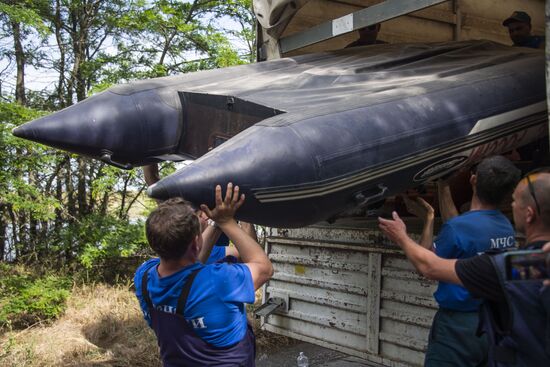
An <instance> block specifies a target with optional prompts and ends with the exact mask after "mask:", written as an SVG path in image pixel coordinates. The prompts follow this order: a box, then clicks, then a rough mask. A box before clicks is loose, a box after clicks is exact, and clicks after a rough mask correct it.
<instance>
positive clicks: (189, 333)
mask: <svg viewBox="0 0 550 367" xmlns="http://www.w3.org/2000/svg"><path fill="white" fill-rule="evenodd" d="M215 197H216V206H215V208H214V209H209V208H208V207H206V206H204V205H202V206H201V209H202V210H203V212H204V213H206V215H207V216H208V217H209V218H210V219H212V220H214V221H215V222H216V223H217V225H218V226H219V227H220V229H221V230H222V231H223V232H224V233H226V234H227V235H228V237H229V238H230V239H231V240H232V242H233V243H234V244H235V247H236V248H237V250H238V252H239V255H240V257H241V259H242V261H243V263H215V264H209V265H205V264H203V262H201V261H200V260H199V259H200V258H201V257H202V258H205V257H207V255H208V254H205V253H204V251H203V237H202V235H201V228H200V227H201V224H200V219H199V215H198V214H197V211H196V209H195V208H193V207H192V206H191V205H190V203H189V202H187V201H185V200H183V199H181V198H174V199H169V200H167V201H165V202H162V203H159V205H158V207H157V208H156V209H155V210H154V211H153V212H152V213H151V214H150V215H149V218H148V219H147V222H146V234H147V240H148V242H149V245H150V246H151V248H152V249H153V250H154V251H155V252H156V253H157V254H158V255H159V258H156V259H152V260H149V261H147V262H145V263H144V264H143V265H141V266H140V267H139V268H138V270H137V271H136V275H135V278H134V283H135V285H136V296H137V298H138V300H139V303H140V306H141V308H142V311H143V314H144V317H145V320H146V321H147V322H148V324H149V326H151V327H152V328H153V330H154V331H155V334H156V336H157V339H158V343H159V347H160V354H161V358H162V361H163V364H164V366H166V367H171V366H209V365H216V366H254V358H255V341H254V334H253V332H252V329H251V327H250V326H249V325H248V323H247V317H246V308H245V303H253V302H254V298H255V290H256V289H258V288H259V287H261V286H262V285H263V284H264V283H265V282H266V281H267V280H268V279H269V278H270V277H271V275H272V274H273V268H272V265H271V262H270V261H269V259H268V258H267V256H266V254H265V252H264V251H263V249H262V248H261V247H260V245H259V244H258V243H257V242H256V241H255V240H254V239H253V238H252V237H251V236H249V235H248V234H246V233H245V231H244V230H243V229H242V228H241V227H240V226H239V225H238V224H237V222H236V221H235V220H234V218H233V217H234V214H235V212H236V210H237V209H238V208H239V207H240V206H241V205H242V204H243V202H244V195H239V188H238V186H235V187H233V185H232V184H228V185H227V190H226V194H225V198H222V190H221V187H220V186H217V187H216V192H215Z"/></svg>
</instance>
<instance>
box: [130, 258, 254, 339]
mask: <svg viewBox="0 0 550 367" xmlns="http://www.w3.org/2000/svg"><path fill="white" fill-rule="evenodd" d="M159 263H160V260H159V259H158V258H157V259H151V260H148V261H146V262H145V263H143V264H142V265H141V266H140V267H139V268H138V269H137V271H136V275H135V277H134V284H135V285H136V296H137V298H138V300H139V304H140V306H141V310H142V312H143V315H144V318H145V320H146V321H147V323H148V324H149V326H151V318H150V315H149V313H148V312H147V304H146V303H145V300H144V299H143V297H142V294H141V286H140V285H141V279H142V277H143V272H144V271H148V272H149V279H148V283H147V290H148V292H149V297H150V298H151V302H152V303H153V306H154V307H155V308H156V309H157V310H160V311H163V312H168V313H175V312H176V307H177V303H178V298H179V296H180V295H181V291H182V288H183V285H184V283H185V281H186V280H187V278H188V277H189V275H190V274H191V273H192V272H193V271H194V270H195V269H200V268H202V270H201V271H200V272H199V273H198V274H197V277H196V278H195V280H194V282H193V285H192V286H191V290H190V291H189V297H188V298H187V306H186V308H185V319H186V320H187V322H189V325H191V326H192V327H193V329H194V331H195V332H196V333H197V335H198V336H199V337H200V338H201V339H203V340H204V341H206V342H208V343H210V344H212V345H214V346H216V347H228V346H231V345H234V344H236V343H238V342H239V341H241V340H242V339H243V338H244V336H245V334H246V330H247V319H246V309H245V303H254V296H255V294H254V293H255V292H254V283H253V281H252V275H251V274H250V270H249V269H248V267H247V266H246V265H244V264H226V263H223V264H212V265H203V264H201V263H195V264H193V265H189V266H186V267H185V268H183V269H181V270H180V271H178V272H177V273H174V274H172V275H169V276H167V277H163V278H160V277H159V275H158V272H157V266H158V264H159Z"/></svg>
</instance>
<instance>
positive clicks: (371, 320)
mask: <svg viewBox="0 0 550 367" xmlns="http://www.w3.org/2000/svg"><path fill="white" fill-rule="evenodd" d="M368 269H369V272H368V279H367V295H368V297H367V351H369V352H371V353H373V354H378V351H379V341H378V338H379V334H380V292H381V289H380V288H381V272H382V271H381V270H382V254H379V253H371V254H369V267H368Z"/></svg>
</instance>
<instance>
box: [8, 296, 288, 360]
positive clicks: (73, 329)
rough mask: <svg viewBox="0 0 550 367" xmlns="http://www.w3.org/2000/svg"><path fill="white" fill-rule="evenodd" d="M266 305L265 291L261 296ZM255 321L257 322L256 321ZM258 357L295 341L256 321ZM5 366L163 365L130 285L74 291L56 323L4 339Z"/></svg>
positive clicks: (9, 335)
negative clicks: (269, 330)
mask: <svg viewBox="0 0 550 367" xmlns="http://www.w3.org/2000/svg"><path fill="white" fill-rule="evenodd" d="M256 299H257V302H256V304H257V305H259V304H260V303H261V292H260V291H258V292H257V293H256ZM251 321H252V320H251ZM252 322H253V325H254V331H255V333H256V345H257V355H258V356H262V355H263V354H266V353H267V354H270V353H272V352H275V351H276V350H278V349H280V348H282V347H284V346H287V345H290V344H292V343H294V342H295V341H294V340H293V339H290V338H287V337H284V336H279V335H275V334H272V333H270V332H267V331H263V330H260V327H259V321H258V320H253V321H252ZM0 366H3V367H4V366H6V367H8V366H9V367H12V366H13V367H15V366H18V367H46V366H72V367H77V366H85V367H92V366H103V367H105V366H113V367H129V366H136V367H140V366H143V367H145V366H147V367H156V366H159V367H160V366H161V363H160V360H159V354H158V347H157V343H156V338H155V334H154V333H153V331H152V330H151V329H150V328H149V327H148V326H147V324H146V323H145V321H144V320H143V317H142V313H141V310H140V309H139V305H138V302H137V300H136V299H135V296H134V294H133V293H132V292H131V291H130V290H129V287H123V286H108V285H85V286H81V287H74V288H73V291H72V294H71V296H70V298H69V300H68V305H67V310H66V312H65V314H64V315H63V316H62V317H61V318H60V319H59V320H57V321H55V322H54V323H52V324H51V325H35V326H33V327H30V328H28V329H26V330H23V331H18V332H15V331H14V332H7V333H5V334H3V335H0Z"/></svg>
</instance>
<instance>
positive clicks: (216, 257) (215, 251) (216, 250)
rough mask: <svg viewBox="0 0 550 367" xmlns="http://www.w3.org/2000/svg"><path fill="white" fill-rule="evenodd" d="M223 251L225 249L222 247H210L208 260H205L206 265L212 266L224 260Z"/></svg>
mask: <svg viewBox="0 0 550 367" xmlns="http://www.w3.org/2000/svg"><path fill="white" fill-rule="evenodd" d="M225 249H226V248H225V247H224V246H216V245H214V246H212V251H211V252H210V256H208V259H207V260H206V265H208V264H214V263H215V262H218V261H220V260H221V259H223V258H225V256H226V255H225Z"/></svg>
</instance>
